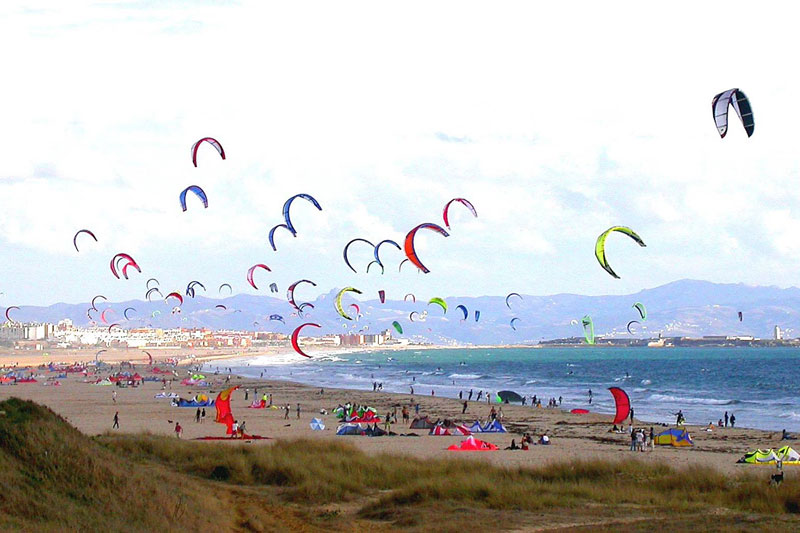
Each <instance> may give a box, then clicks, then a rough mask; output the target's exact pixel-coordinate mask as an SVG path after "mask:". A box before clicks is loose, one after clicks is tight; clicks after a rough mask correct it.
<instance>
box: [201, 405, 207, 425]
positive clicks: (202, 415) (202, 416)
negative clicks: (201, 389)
mask: <svg viewBox="0 0 800 533" xmlns="http://www.w3.org/2000/svg"><path fill="white" fill-rule="evenodd" d="M205 419H206V408H205V407H203V410H202V411H200V423H201V424H202V423H203V421H204V420H205Z"/></svg>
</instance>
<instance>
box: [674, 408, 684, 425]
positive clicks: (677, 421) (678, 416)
mask: <svg viewBox="0 0 800 533" xmlns="http://www.w3.org/2000/svg"><path fill="white" fill-rule="evenodd" d="M683 421H684V418H683V410H682V409H678V412H677V413H675V425H676V426H680V425H681V424H682V423H683Z"/></svg>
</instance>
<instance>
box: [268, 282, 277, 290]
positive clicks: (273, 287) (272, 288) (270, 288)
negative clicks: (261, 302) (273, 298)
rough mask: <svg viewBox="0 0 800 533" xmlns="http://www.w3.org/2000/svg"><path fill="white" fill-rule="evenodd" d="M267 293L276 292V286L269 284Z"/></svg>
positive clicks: (275, 284)
mask: <svg viewBox="0 0 800 533" xmlns="http://www.w3.org/2000/svg"><path fill="white" fill-rule="evenodd" d="M269 292H278V284H277V283H270V284H269Z"/></svg>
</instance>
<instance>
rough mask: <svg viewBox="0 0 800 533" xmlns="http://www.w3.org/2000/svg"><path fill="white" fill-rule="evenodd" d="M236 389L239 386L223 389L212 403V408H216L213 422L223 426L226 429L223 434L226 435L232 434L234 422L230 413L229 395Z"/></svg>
mask: <svg viewBox="0 0 800 533" xmlns="http://www.w3.org/2000/svg"><path fill="white" fill-rule="evenodd" d="M238 388H239V385H236V386H235V387H231V388H229V389H225V390H224V391H222V392H220V393H219V394H218V395H217V399H216V400H215V402H214V407H216V408H217V417H216V418H215V419H214V422H219V423H220V424H225V426H226V427H227V428H228V429H227V430H226V431H225V433H226V434H228V435H230V434H232V433H233V428H232V426H233V422H234V418H233V412H232V411H231V394H233V391H235V390H236V389H238Z"/></svg>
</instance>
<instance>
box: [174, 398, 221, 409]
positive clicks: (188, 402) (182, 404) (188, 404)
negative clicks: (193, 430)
mask: <svg viewBox="0 0 800 533" xmlns="http://www.w3.org/2000/svg"><path fill="white" fill-rule="evenodd" d="M213 405H214V400H209V401H203V402H198V401H197V400H184V399H183V398H181V399H179V400H178V407H211V406H213Z"/></svg>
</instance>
